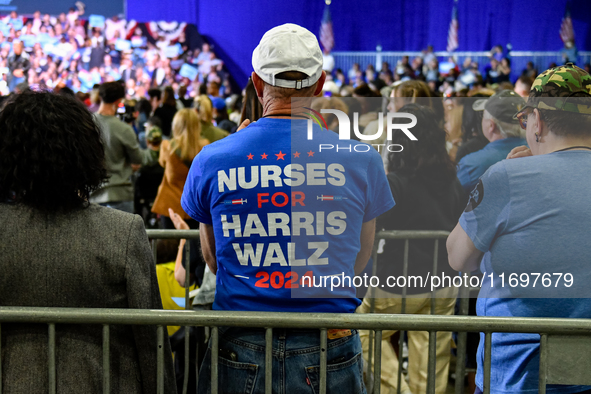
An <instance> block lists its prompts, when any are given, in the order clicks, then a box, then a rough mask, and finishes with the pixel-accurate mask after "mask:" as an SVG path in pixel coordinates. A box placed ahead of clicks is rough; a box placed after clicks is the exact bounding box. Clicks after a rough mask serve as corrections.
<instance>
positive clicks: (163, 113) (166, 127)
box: [154, 104, 176, 137]
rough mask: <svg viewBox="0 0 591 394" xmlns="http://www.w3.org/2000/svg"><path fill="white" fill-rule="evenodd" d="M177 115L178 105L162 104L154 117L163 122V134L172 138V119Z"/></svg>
mask: <svg viewBox="0 0 591 394" xmlns="http://www.w3.org/2000/svg"><path fill="white" fill-rule="evenodd" d="M174 114H176V105H168V104H162V105H161V106H160V107H158V108H156V111H154V116H156V117H158V118H159V119H160V122H162V134H164V135H165V136H167V137H170V130H171V129H172V118H174Z"/></svg>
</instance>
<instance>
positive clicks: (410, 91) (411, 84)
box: [393, 80, 431, 104]
mask: <svg viewBox="0 0 591 394" xmlns="http://www.w3.org/2000/svg"><path fill="white" fill-rule="evenodd" d="M393 91H394V96H395V97H405V98H408V99H407V100H406V104H409V103H414V102H415V101H416V98H417V97H431V92H430V91H429V86H428V85H427V84H426V83H425V82H423V81H415V80H412V81H404V82H402V83H400V84H398V85H396V86H394V89H393Z"/></svg>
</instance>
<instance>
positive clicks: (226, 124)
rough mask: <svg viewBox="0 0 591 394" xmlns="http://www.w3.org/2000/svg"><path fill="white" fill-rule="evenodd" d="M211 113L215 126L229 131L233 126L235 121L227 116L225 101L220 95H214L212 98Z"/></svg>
mask: <svg viewBox="0 0 591 394" xmlns="http://www.w3.org/2000/svg"><path fill="white" fill-rule="evenodd" d="M212 104H213V113H212V116H213V118H214V119H215V123H216V125H217V127H219V128H220V129H222V130H225V131H227V132H228V133H230V132H231V131H232V130H233V129H234V128H235V127H237V125H236V123H234V122H232V121H231V120H230V119H229V118H228V110H227V109H226V101H225V100H224V99H223V98H220V97H214V99H213V100H212Z"/></svg>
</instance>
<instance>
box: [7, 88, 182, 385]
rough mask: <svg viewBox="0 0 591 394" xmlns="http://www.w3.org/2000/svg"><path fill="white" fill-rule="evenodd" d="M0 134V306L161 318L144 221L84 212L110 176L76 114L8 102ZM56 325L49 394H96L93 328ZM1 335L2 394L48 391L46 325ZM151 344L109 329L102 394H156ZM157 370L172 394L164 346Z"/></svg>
mask: <svg viewBox="0 0 591 394" xmlns="http://www.w3.org/2000/svg"><path fill="white" fill-rule="evenodd" d="M31 108H34V109H35V110H34V111H32V110H31ZM0 130H1V132H0V134H1V135H2V144H1V145H0V162H1V165H0V217H2V222H3V227H2V231H0V235H1V239H2V241H0V249H2V253H0V270H1V271H2V275H0V299H1V300H2V306H14V307H17V306H28V307H59V308H121V309H127V308H130V309H151V310H154V309H156V310H157V309H162V303H161V300H160V292H159V291H158V283H157V280H156V272H155V268H154V261H153V258H152V252H151V250H150V245H149V243H148V238H147V236H146V233H145V230H144V225H143V223H142V220H141V218H140V217H138V216H134V215H131V214H128V213H124V212H120V211H116V210H113V209H108V208H104V207H101V206H99V205H96V204H91V203H89V195H90V193H91V192H92V191H93V190H97V189H99V188H100V187H101V186H102V185H103V181H104V180H106V178H107V173H108V169H107V168H106V167H105V152H104V150H103V143H102V141H101V132H100V129H99V126H98V125H97V123H96V122H95V121H94V119H93V116H92V115H91V113H90V112H89V111H88V110H87V109H86V108H85V107H84V105H83V104H81V103H79V102H78V101H77V100H76V99H74V98H70V97H67V96H59V95H54V94H51V93H45V92H44V93H36V92H32V91H26V92H24V93H21V94H19V95H14V96H13V97H12V98H10V99H9V101H8V103H7V104H6V106H5V107H4V108H3V110H2V112H1V113H0ZM56 320H58V321H57V323H58V324H56V326H55V336H56V390H57V392H58V393H96V394H98V393H102V392H104V391H103V390H104V387H103V385H102V383H101V382H103V381H104V380H103V374H104V371H103V366H102V364H103V330H102V327H101V325H89V324H84V325H77V324H73V325H68V324H59V319H57V318H56ZM1 336H2V337H1V338H0V340H1V341H2V354H1V358H2V360H3V362H2V382H1V383H2V389H3V392H6V393H42V392H48V391H51V390H50V387H49V382H48V378H47V376H48V375H47V354H48V341H47V325H46V324H29V323H27V324H21V323H13V324H8V323H2V333H1ZM157 344H158V340H157V331H156V327H155V326H145V325H138V326H128V325H111V326H110V347H111V352H110V387H109V390H110V392H112V393H154V394H155V393H156V392H157V387H156V386H157V385H156V380H157V372H158V368H157V351H156V349H157ZM163 363H164V364H163V367H164V369H163V372H164V375H163V378H164V392H165V393H167V394H175V393H176V384H175V379H174V369H173V365H172V357H171V350H170V343H169V341H168V339H165V340H164V359H163Z"/></svg>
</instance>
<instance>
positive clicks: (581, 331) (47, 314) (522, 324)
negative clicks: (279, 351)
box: [0, 307, 591, 394]
mask: <svg viewBox="0 0 591 394" xmlns="http://www.w3.org/2000/svg"><path fill="white" fill-rule="evenodd" d="M4 323H36V324H47V325H48V332H49V335H48V344H49V349H50V351H49V356H48V369H49V371H48V373H49V385H50V392H51V393H55V392H56V352H55V347H56V342H55V341H56V337H55V326H56V325H57V324H100V325H103V327H104V329H103V333H104V335H103V355H104V358H103V369H104V372H103V374H104V379H103V384H104V385H105V386H104V387H103V389H104V391H103V392H104V393H108V392H109V386H108V383H109V372H108V371H109V368H110V363H109V333H110V331H109V326H110V325H155V326H157V327H158V337H159V340H158V342H159V345H158V346H157V349H156V351H157V352H158V357H157V360H158V366H157V371H158V376H157V386H158V390H157V392H158V393H163V392H164V375H163V372H164V356H165V355H164V347H163V346H161V344H162V342H163V341H164V340H165V337H164V335H165V334H164V333H165V331H164V327H165V326H166V325H179V326H208V327H212V328H213V329H212V337H211V341H212V343H211V347H212V352H211V357H212V366H214V367H213V368H212V369H211V378H212V393H214V394H215V393H217V392H218V387H219V386H218V384H217V382H218V375H217V368H215V366H217V364H218V360H219V354H218V352H217V351H216V349H218V346H219V337H218V327H221V326H229V327H251V328H262V329H265V330H266V333H267V335H266V348H267V349H269V347H270V346H272V342H271V339H272V335H268V334H269V333H271V334H272V332H273V328H307V329H318V330H319V339H320V344H321V351H320V374H321V375H320V376H324V377H325V379H323V380H321V382H320V384H321V386H320V392H321V393H326V370H327V351H326V350H327V349H326V343H327V330H328V329H333V328H335V329H358V330H374V331H375V332H376V338H380V337H381V332H382V331H383V330H392V329H396V330H405V331H428V332H429V333H432V334H431V335H429V348H432V347H434V346H435V335H434V334H435V333H437V332H442V331H456V332H483V333H485V344H484V360H485V362H484V387H483V392H484V393H489V392H490V388H491V387H490V378H491V339H492V333H497V332H510V333H531V334H540V335H541V341H540V355H541V356H540V378H539V392H540V393H545V391H546V389H545V385H546V379H547V364H548V352H547V350H548V339H549V338H551V337H553V336H565V337H573V336H579V337H591V319H554V318H509V317H477V316H428V315H412V316H411V315H382V314H369V315H361V314H341V313H334V314H329V313H283V312H275V313H268V312H228V311H200V312H198V313H197V312H184V311H164V310H163V311H155V310H137V309H100V308H96V309H86V308H35V307H0V330H1V327H2V324H4ZM323 345H324V346H323ZM0 351H1V349H0ZM376 356H377V357H379V352H378V354H376ZM271 357H272V354H271V352H268V351H267V352H266V365H271ZM0 361H1V359H0ZM434 362H435V360H434V359H432V354H431V352H430V357H429V363H430V364H431V363H434ZM0 371H2V365H1V364H0ZM380 373H381V370H380V368H376V369H375V371H374V379H375V381H376V382H379V381H380ZM428 379H429V381H430V382H431V384H430V385H429V387H430V389H429V391H428V393H434V392H435V387H434V379H435V376H433V375H430V376H429V377H428ZM0 382H2V376H1V372H0ZM265 382H266V383H267V384H265V388H266V390H265V392H266V393H271V383H272V375H271V371H270V370H269V369H268V368H266V370H265ZM0 390H1V387H0ZM379 391H380V388H379V385H376V386H375V388H374V393H379Z"/></svg>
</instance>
